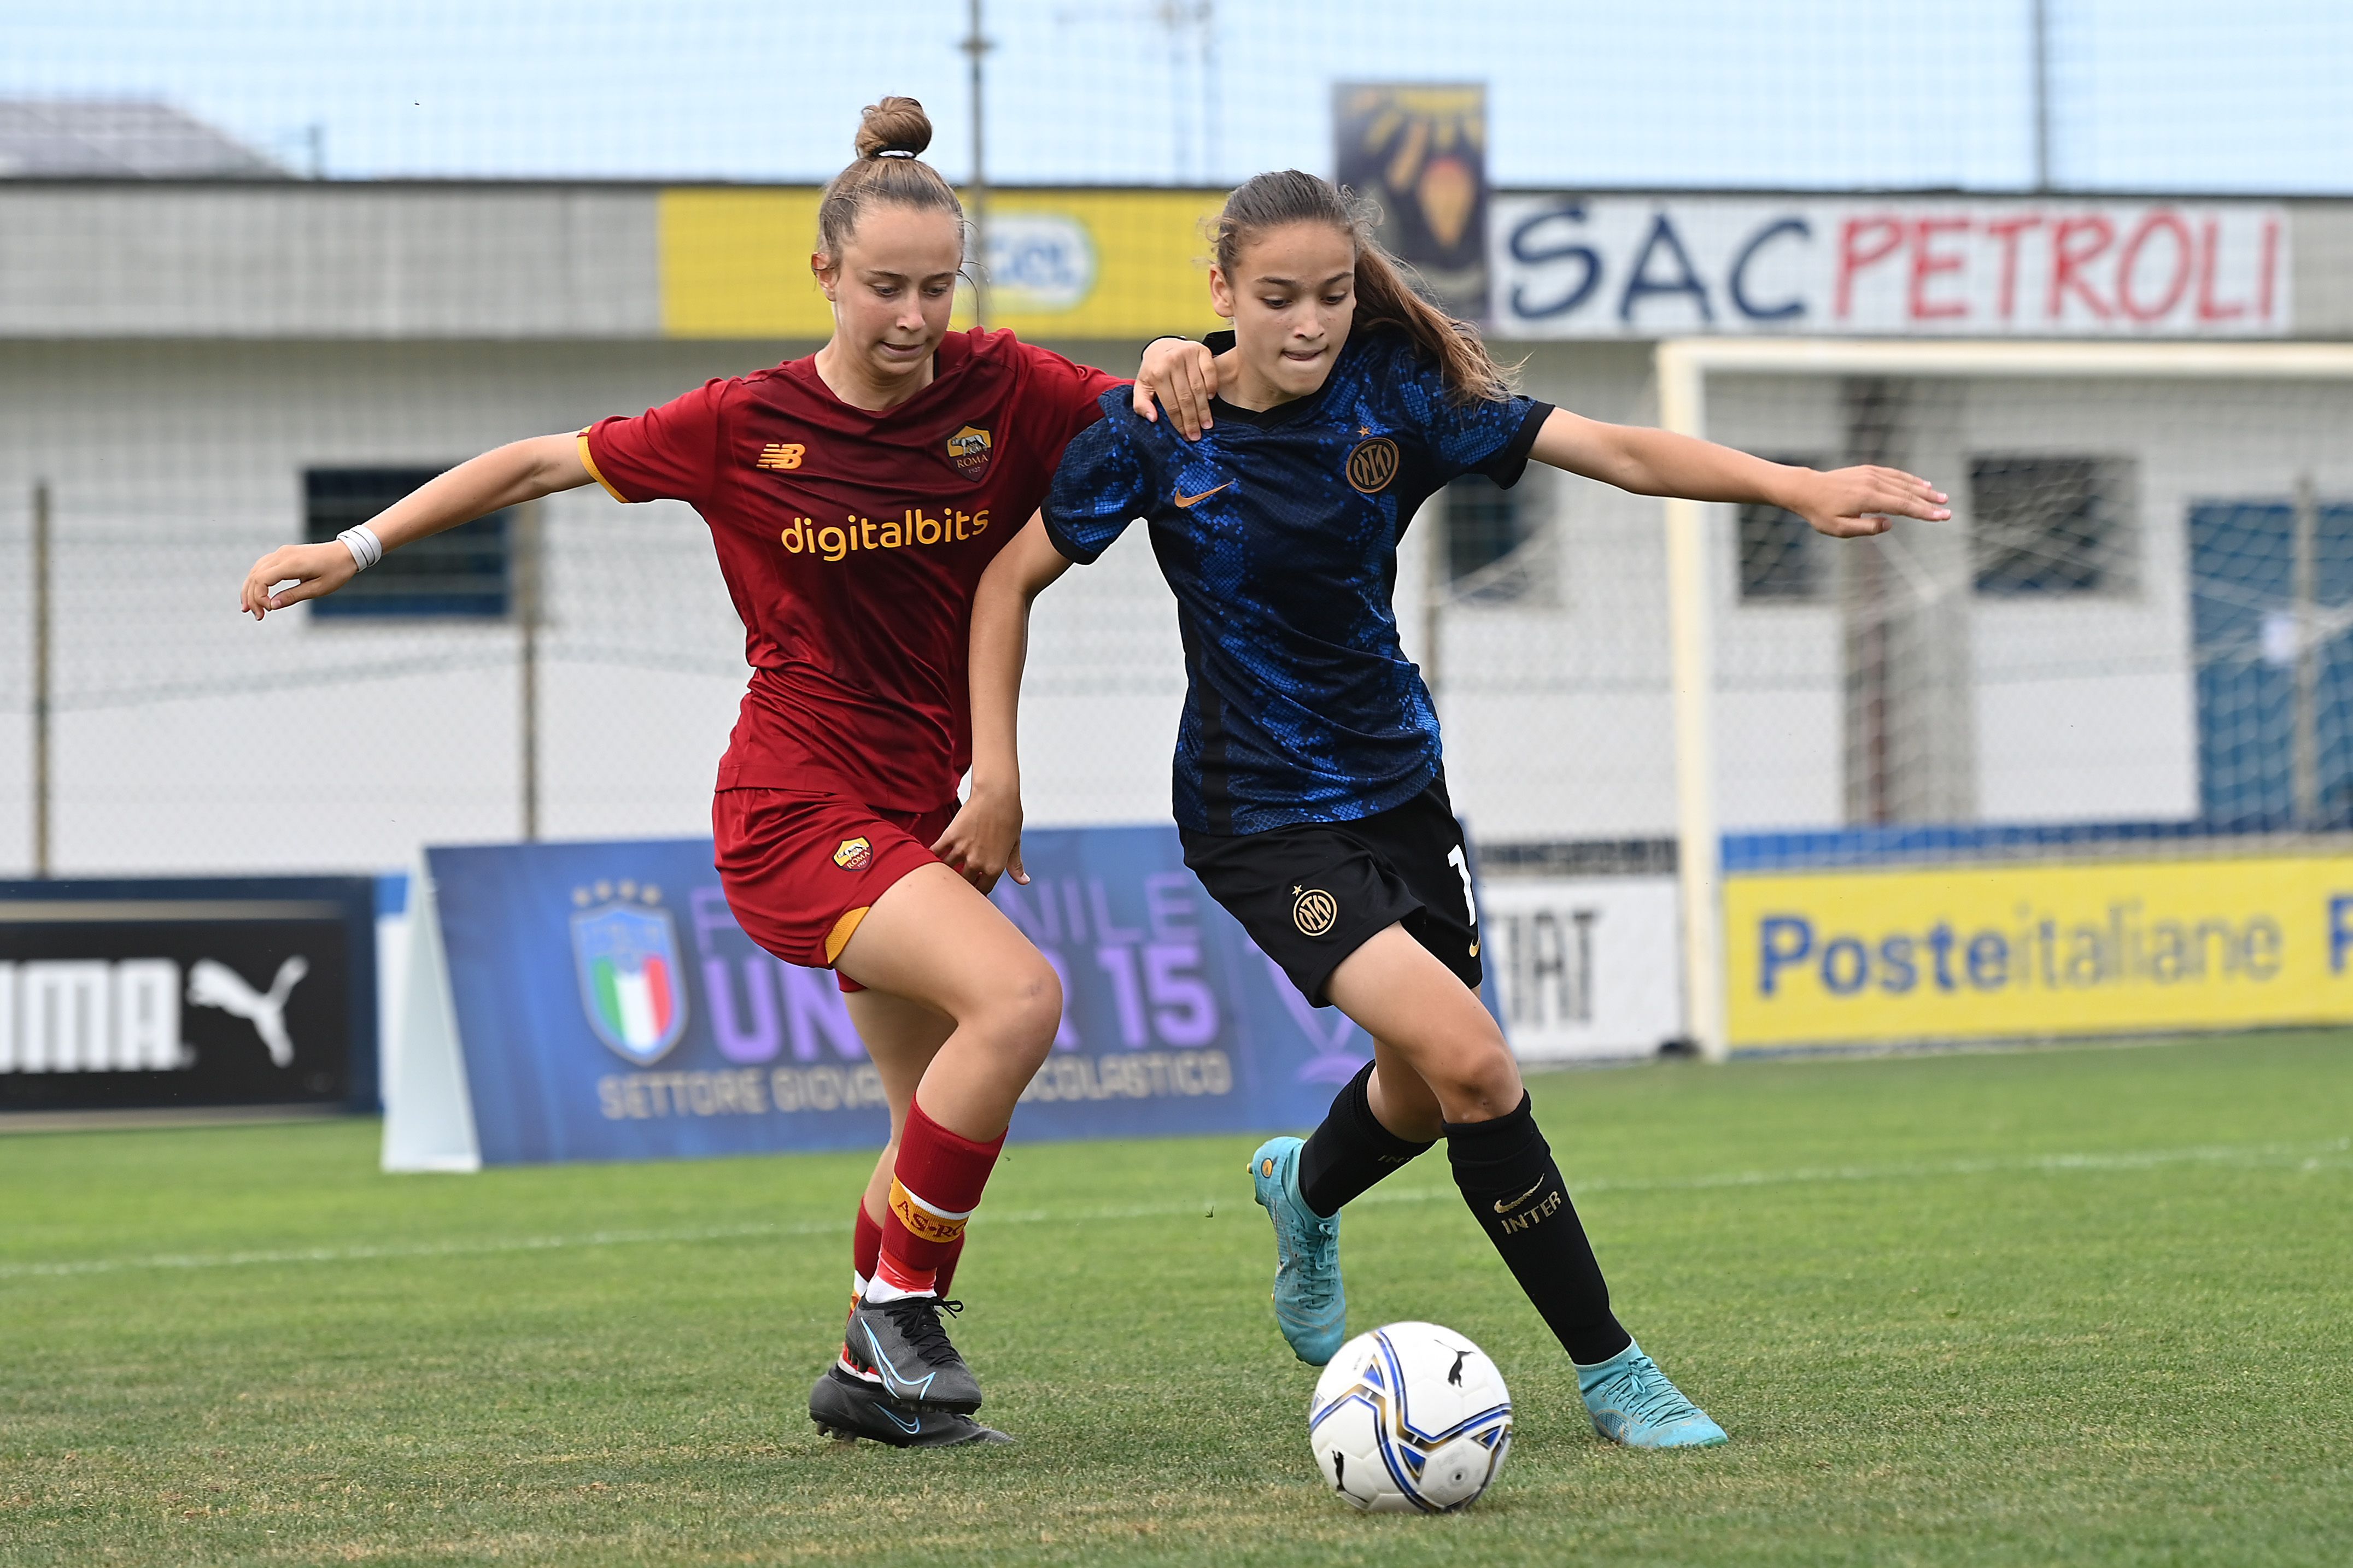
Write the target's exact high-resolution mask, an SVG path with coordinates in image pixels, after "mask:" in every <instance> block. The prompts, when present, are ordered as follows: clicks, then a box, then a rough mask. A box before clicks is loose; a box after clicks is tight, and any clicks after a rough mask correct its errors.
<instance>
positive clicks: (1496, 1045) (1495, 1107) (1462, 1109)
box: [1425, 1040, 1524, 1121]
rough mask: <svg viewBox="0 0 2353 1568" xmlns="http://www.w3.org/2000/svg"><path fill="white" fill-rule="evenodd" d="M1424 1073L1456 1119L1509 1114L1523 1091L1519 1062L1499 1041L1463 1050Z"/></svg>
mask: <svg viewBox="0 0 2353 1568" xmlns="http://www.w3.org/2000/svg"><path fill="white" fill-rule="evenodd" d="M1425 1076H1426V1077H1428V1078H1429V1079H1430V1087H1431V1088H1432V1089H1436V1090H1437V1091H1438V1097H1439V1099H1440V1101H1441V1102H1442V1103H1443V1104H1444V1105H1445V1106H1446V1108H1447V1114H1448V1119H1449V1120H1451V1121H1488V1120H1490V1119H1492V1118H1493V1117H1497V1116H1508V1115H1510V1114H1511V1113H1512V1112H1513V1111H1514V1110H1517V1109H1518V1108H1519V1103H1520V1096H1521V1094H1522V1093H1523V1092H1524V1090H1523V1089H1522V1088H1521V1085H1520V1068H1519V1064H1518V1063H1517V1062H1515V1061H1514V1060H1513V1059H1512V1053H1511V1051H1510V1049H1509V1047H1505V1046H1504V1043H1503V1042H1502V1041H1501V1040H1496V1041H1493V1042H1492V1043H1482V1045H1480V1046H1479V1047H1475V1048H1472V1049H1470V1050H1465V1051H1462V1052H1461V1053H1459V1054H1458V1055H1456V1056H1455V1057H1454V1058H1451V1060H1449V1061H1447V1062H1446V1063H1444V1064H1443V1065H1442V1066H1441V1067H1440V1068H1439V1069H1438V1070H1437V1071H1435V1072H1430V1073H1426V1074H1425Z"/></svg>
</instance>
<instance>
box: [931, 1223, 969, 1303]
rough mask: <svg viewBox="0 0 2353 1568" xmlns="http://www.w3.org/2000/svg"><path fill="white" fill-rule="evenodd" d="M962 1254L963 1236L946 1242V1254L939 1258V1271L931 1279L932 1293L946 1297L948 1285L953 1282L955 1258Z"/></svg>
mask: <svg viewBox="0 0 2353 1568" xmlns="http://www.w3.org/2000/svg"><path fill="white" fill-rule="evenodd" d="M963 1256H964V1237H960V1236H959V1237H956V1238H955V1240H954V1241H953V1242H950V1243H949V1244H948V1255H947V1256H946V1257H945V1258H941V1259H940V1268H939V1273H938V1275H937V1277H936V1278H934V1279H933V1280H932V1291H933V1293H934V1295H937V1296H940V1297H942V1298H945V1297H946V1295H947V1293H948V1287H949V1286H951V1285H953V1284H955V1266H956V1259H957V1258H962V1257H963Z"/></svg>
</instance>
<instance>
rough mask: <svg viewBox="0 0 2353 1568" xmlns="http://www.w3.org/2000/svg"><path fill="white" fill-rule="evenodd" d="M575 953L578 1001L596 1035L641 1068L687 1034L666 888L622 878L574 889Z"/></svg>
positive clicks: (673, 926) (668, 1049)
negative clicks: (663, 902)
mask: <svg viewBox="0 0 2353 1568" xmlns="http://www.w3.org/2000/svg"><path fill="white" fill-rule="evenodd" d="M572 902H573V904H574V906H575V908H576V909H577V910H578V911H579V912H578V913H576V914H575V915H574V916H573V917H572V958H573V962H574V963H575V965H576V966H577V968H578V970H579V973H580V1004H581V1007H582V1010H583V1011H585V1012H586V1014H587V1015H588V1026H589V1027H590V1028H591V1029H594V1030H595V1031H596V1037H597V1038H598V1039H600V1040H602V1041H604V1042H605V1044H607V1046H609V1047H612V1048H613V1050H614V1051H615V1052H617V1054H619V1055H620V1056H623V1057H626V1058H628V1059H629V1060H630V1061H632V1062H635V1063H636V1064H637V1065H638V1066H639V1067H645V1066H647V1065H648V1064H649V1063H652V1062H656V1061H659V1060H660V1059H661V1058H663V1057H664V1056H667V1055H668V1054H669V1053H670V1047H673V1046H675V1045H677V1044H678V1042H679V1037H681V1035H683V1034H685V1032H686V991H685V988H684V985H683V984H682V982H683V975H682V973H681V966H680V964H679V961H678V928H677V926H676V925H675V924H673V923H672V922H671V920H670V911H669V910H665V909H663V908H661V907H660V904H661V890H660V889H658V888H651V887H639V886H638V884H637V883H635V882H629V881H624V882H622V883H620V884H619V885H618V886H617V887H616V886H615V885H614V884H613V883H610V882H599V883H597V884H596V887H595V888H593V889H589V888H575V889H573V893H572Z"/></svg>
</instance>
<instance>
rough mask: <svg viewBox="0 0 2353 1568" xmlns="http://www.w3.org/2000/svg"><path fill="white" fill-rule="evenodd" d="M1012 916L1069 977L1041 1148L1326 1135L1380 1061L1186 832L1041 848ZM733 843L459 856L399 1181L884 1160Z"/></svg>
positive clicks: (420, 977) (389, 1156)
mask: <svg viewBox="0 0 2353 1568" xmlns="http://www.w3.org/2000/svg"><path fill="white" fill-rule="evenodd" d="M1023 853H1024V855H1025V858H1026V859H1027V863H1028V866H1029V871H1030V875H1031V881H1030V883H1029V886H1028V887H1020V886H1017V885H1015V884H1014V883H1012V882H1011V881H1009V880H1008V881H1005V882H1002V883H1000V884H999V886H998V888H997V892H996V894H995V898H996V901H997V906H998V907H999V908H1000V909H1002V910H1004V911H1005V912H1006V914H1007V915H1008V917H1010V918H1011V919H1012V921H1014V923H1015V924H1016V925H1018V926H1019V927H1020V928H1021V930H1022V931H1025V932H1026V933H1028V935H1029V938H1030V940H1032V941H1033V942H1036V943H1037V944H1038V945H1039V949H1040V950H1041V951H1043V952H1044V953H1045V954H1046V957H1047V958H1048V960H1049V961H1050V963H1052V964H1053V965H1054V968H1055V969H1056V971H1057V972H1058V973H1060V976H1061V979H1062V985H1063V996H1064V1004H1065V1005H1064V1015H1063V1019H1062V1025H1061V1029H1060V1034H1059V1035H1058V1036H1057V1037H1056V1039H1055V1042H1054V1050H1053V1054H1052V1056H1051V1057H1050V1059H1049V1060H1048V1061H1047V1063H1046V1065H1045V1067H1044V1068H1043V1069H1042V1070H1041V1071H1039V1074H1038V1075H1037V1077H1036V1079H1034V1080H1033V1081H1032V1082H1031V1083H1030V1085H1029V1089H1027V1090H1026V1091H1025V1092H1024V1094H1023V1095H1022V1099H1021V1104H1020V1108H1019V1110H1018V1111H1017V1113H1016V1115H1015V1118H1014V1122H1013V1131H1014V1136H1015V1137H1017V1138H1039V1139H1051V1138H1116V1137H1128V1136H1148V1135H1165V1134H1169V1133H1189V1132H1228V1131H1231V1132H1241V1131H1259V1130H1262V1129H1275V1128H1282V1127H1296V1126H1305V1125H1311V1124H1313V1123H1314V1121H1318V1120H1320V1119H1321V1117H1322V1116H1323V1113H1324V1109H1325V1107H1326V1106H1328V1105H1329V1104H1330V1102H1331V1099H1332V1095H1333V1093H1334V1091H1335V1089H1336V1088H1337V1087H1338V1086H1339V1085H1340V1084H1342V1083H1344V1082H1345V1081H1346V1080H1347V1079H1348V1078H1349V1077H1350V1075H1352V1074H1353V1073H1355V1072H1356V1069H1357V1068H1358V1067H1360V1066H1361V1065H1362V1064H1363V1063H1364V1061H1365V1060H1366V1059H1367V1058H1368V1056H1369V1054H1370V1049H1371V1047H1370V1042H1369V1041H1368V1040H1367V1039H1366V1036H1365V1035H1364V1033H1363V1031H1361V1030H1359V1029H1358V1028H1356V1026H1355V1025H1353V1024H1351V1023H1349V1022H1348V1020H1347V1019H1346V1018H1345V1017H1343V1016H1341V1015H1340V1014H1339V1013H1338V1012H1336V1011H1335V1010H1333V1009H1329V1008H1325V1009H1317V1008H1314V1007H1311V1006H1309V1005H1307V1003H1306V1001H1305V1000H1304V999H1303V997H1301V995H1300V994H1299V993H1298V992H1297V991H1296V990H1295V989H1293V986H1292V985H1291V983H1290V982H1289V981H1287V980H1285V979H1284V978H1283V977H1282V973H1281V972H1280V971H1278V970H1277V969H1275V968H1274V966H1273V965H1272V964H1271V963H1270V962H1269V961H1268V960H1267V959H1266V957H1265V956H1264V955H1263V954H1261V952H1258V950H1257V949H1256V948H1255V947H1254V946H1253V945H1252V944H1251V943H1250V941H1249V939H1248V938H1247V937H1246V936H1244V935H1243V933H1242V931H1241V928H1240V926H1239V925H1237V924H1235V923H1234V921H1233V920H1232V919H1231V918H1230V917H1229V916H1228V915H1227V914H1226V913H1225V911H1224V910H1221V909H1219V907H1218V906H1217V905H1216V904H1214V903H1212V902H1211V901H1210V900H1209V899H1208V895H1207V894H1205V893H1204V892H1202V891H1201V889H1200V886H1199V884H1198V882H1197V881H1196V880H1195V879H1194V878H1193V875H1192V873H1191V872H1189V871H1187V870H1186V869H1185V866H1184V861H1183V858H1182V855H1181V852H1180V850H1179V847H1178V845H1177V840H1176V831H1175V830H1174V829H1173V828H1169V827H1116V828H1083V829H1070V830H1061V831H1033V832H1031V833H1029V834H1027V835H1025V837H1024V838H1023ZM711 858H712V851H711V843H710V841H709V840H708V839H672V840H659V841H651V842H643V843H626V844H537V845H500V846H488V847H470V848H435V849H430V850H428V851H427V856H426V867H425V871H424V874H423V875H421V876H420V877H418V878H417V879H416V881H415V884H414V887H413V890H412V895H411V900H410V906H411V924H410V961H409V975H410V989H409V992H408V995H407V1000H406V1005H405V1006H404V1009H403V1014H404V1018H405V1025H404V1029H403V1040H402V1043H401V1046H400V1048H399V1049H398V1051H397V1052H396V1053H395V1054H394V1056H393V1058H392V1059H391V1061H390V1064H389V1067H388V1071H387V1088H386V1118H385V1165H386V1167H387V1168H388V1169H395V1170H416V1169H471V1168H473V1167H475V1166H477V1165H480V1164H512V1163H533V1162H540V1161H559V1160H636V1159H659V1158H670V1157H678V1156H691V1155H706V1154H737V1153H749V1152H761V1151H768V1150H797V1149H849V1148H873V1147H878V1146H880V1145H881V1143H882V1142H884V1140H885V1138H886V1137H887V1135H888V1127H889V1117H888V1112H887V1110H885V1106H884V1100H883V1097H882V1085H881V1079H880V1077H879V1076H878V1075H877V1074H876V1072H875V1070H874V1068H873V1065H872V1064H871V1062H870V1061H869V1060H868V1059H867V1057H866V1053H865V1049H864V1047H863V1046H862V1045H861V1044H860V1041H859V1037H858V1034H857V1031H856V1029H855V1028H854V1027H852V1026H851V1023H850V1018H849V1008H848V1006H847V1005H846V1004H845V1003H844V1000H843V998H842V995H841V993H840V991H839V987H838V986H837V984H836V983H835V978H834V976H833V975H832V973H829V972H827V971H824V970H810V969H803V968H799V967H797V966H795V965H792V964H787V963H779V962H778V961H777V960H776V959H775V958H774V957H772V956H770V955H769V954H768V953H766V952H763V951H762V950H760V949H759V948H757V947H755V946H754V945H753V943H752V942H751V941H750V939H748V938H747V937H745V936H744V933H743V931H742V930H741V929H739V928H738V927H737V925H736V923H735V921H734V918H733V915H732V914H730V913H729V911H728V908H727V901H726V899H725V897H724V895H723V893H722V891H721V889H720V886H719V879H718V875H717V873H716V872H714V871H713V870H712V867H711Z"/></svg>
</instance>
